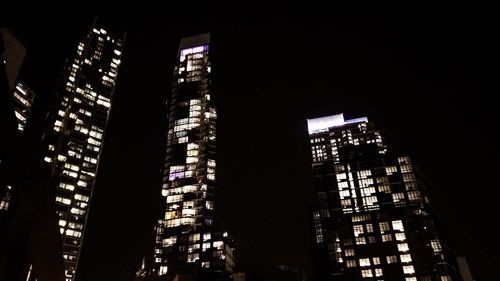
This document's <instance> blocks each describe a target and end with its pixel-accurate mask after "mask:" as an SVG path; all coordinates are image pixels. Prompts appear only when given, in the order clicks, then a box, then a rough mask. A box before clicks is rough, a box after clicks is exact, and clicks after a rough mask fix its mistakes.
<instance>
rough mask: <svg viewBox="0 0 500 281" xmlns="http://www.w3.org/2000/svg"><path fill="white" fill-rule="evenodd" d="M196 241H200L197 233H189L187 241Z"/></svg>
mask: <svg viewBox="0 0 500 281" xmlns="http://www.w3.org/2000/svg"><path fill="white" fill-rule="evenodd" d="M197 241H200V234H199V233H195V234H191V235H189V242H197Z"/></svg>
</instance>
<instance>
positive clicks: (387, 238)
mask: <svg viewBox="0 0 500 281" xmlns="http://www.w3.org/2000/svg"><path fill="white" fill-rule="evenodd" d="M389 241H392V234H382V242H389Z"/></svg>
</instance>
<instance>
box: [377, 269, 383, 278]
mask: <svg viewBox="0 0 500 281" xmlns="http://www.w3.org/2000/svg"><path fill="white" fill-rule="evenodd" d="M382 275H383V273H382V268H375V276H376V277H379V276H382Z"/></svg>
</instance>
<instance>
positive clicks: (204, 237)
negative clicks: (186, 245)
mask: <svg viewBox="0 0 500 281" xmlns="http://www.w3.org/2000/svg"><path fill="white" fill-rule="evenodd" d="M211 237H212V234H211V233H210V232H208V233H204V234H203V241H207V240H210V238H211Z"/></svg>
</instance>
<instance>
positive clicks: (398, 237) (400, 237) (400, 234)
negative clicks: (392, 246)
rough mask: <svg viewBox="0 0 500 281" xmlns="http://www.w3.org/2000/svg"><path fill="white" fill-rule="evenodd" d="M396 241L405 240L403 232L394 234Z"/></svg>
mask: <svg viewBox="0 0 500 281" xmlns="http://www.w3.org/2000/svg"><path fill="white" fill-rule="evenodd" d="M396 240H398V241H404V240H406V235H405V234H404V232H401V233H396Z"/></svg>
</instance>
